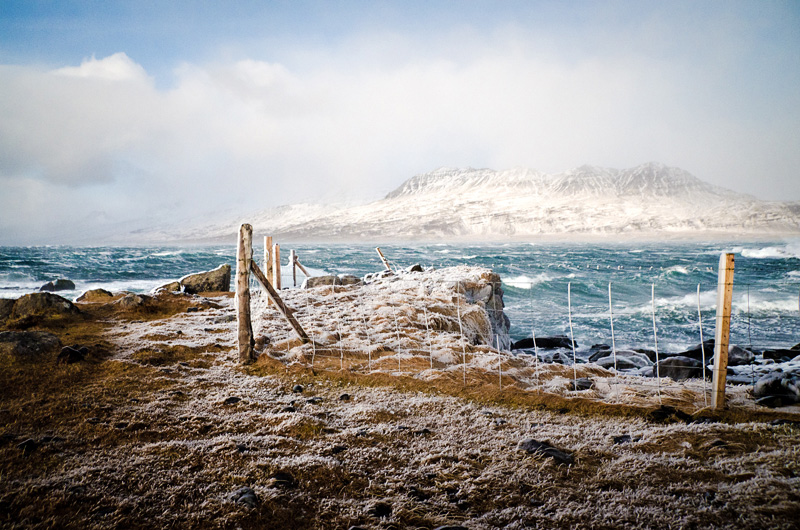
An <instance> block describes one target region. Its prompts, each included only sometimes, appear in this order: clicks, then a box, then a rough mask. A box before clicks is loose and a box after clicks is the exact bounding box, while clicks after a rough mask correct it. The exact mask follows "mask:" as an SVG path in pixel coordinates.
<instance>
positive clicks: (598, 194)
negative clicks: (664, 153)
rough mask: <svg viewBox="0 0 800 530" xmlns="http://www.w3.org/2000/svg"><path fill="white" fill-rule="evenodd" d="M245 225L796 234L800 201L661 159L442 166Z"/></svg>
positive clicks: (216, 231) (429, 235)
mask: <svg viewBox="0 0 800 530" xmlns="http://www.w3.org/2000/svg"><path fill="white" fill-rule="evenodd" d="M242 221H246V222H249V223H251V224H253V225H254V228H255V229H256V231H257V232H258V233H264V234H271V235H273V236H276V237H278V238H280V239H282V240H294V241H299V240H342V241H346V240H357V239H368V240H377V241H386V240H413V239H420V240H437V239H447V240H457V239H481V240H500V239H523V238H535V237H537V236H548V235H560V234H563V235H575V236H581V235H583V236H602V235H624V234H630V235H640V236H647V235H651V236H659V235H667V234H669V235H672V236H677V237H680V236H687V237H690V236H698V235H702V234H704V233H708V234H727V235H731V236H735V235H769V234H800V203H797V202H795V203H783V202H767V201H761V200H758V199H755V198H753V197H751V196H748V195H743V194H739V193H735V192H733V191H730V190H727V189H724V188H719V187H716V186H712V185H710V184H708V183H705V182H703V181H701V180H699V179H698V178H696V177H694V176H693V175H691V174H690V173H688V172H687V171H684V170H682V169H679V168H673V167H667V166H664V165H662V164H657V163H648V164H643V165H640V166H637V167H634V168H631V169H624V170H617V169H608V168H599V167H592V166H581V167H579V168H576V169H572V170H569V171H566V172H563V173H558V174H555V175H548V174H544V173H541V172H537V171H534V170H530V169H510V170H504V171H494V170H491V169H472V168H466V169H453V168H441V169H437V170H435V171H432V172H430V173H425V174H422V175H416V176H414V177H412V178H410V179H408V180H407V181H405V182H404V183H403V184H401V185H400V186H399V187H398V188H397V189H395V190H394V191H392V192H391V193H389V194H387V195H386V196H385V197H384V198H383V199H380V200H378V201H375V202H372V203H369V204H365V205H361V206H351V207H345V208H332V207H324V206H311V205H295V206H288V207H282V208H279V209H273V210H268V211H265V212H262V213H260V214H257V215H255V216H252V217H251V218H249V219H243V220H242ZM235 230H236V223H222V224H219V225H214V226H206V227H202V228H198V229H197V230H192V231H190V232H183V233H181V234H174V236H175V238H176V239H191V240H194V239H216V238H224V239H228V238H230V234H231V233H235ZM166 235H167V234H162V236H166Z"/></svg>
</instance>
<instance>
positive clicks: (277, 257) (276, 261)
mask: <svg viewBox="0 0 800 530" xmlns="http://www.w3.org/2000/svg"><path fill="white" fill-rule="evenodd" d="M272 285H273V286H275V289H277V290H279V291H280V289H281V246H280V245H279V244H277V243H275V244H274V245H272Z"/></svg>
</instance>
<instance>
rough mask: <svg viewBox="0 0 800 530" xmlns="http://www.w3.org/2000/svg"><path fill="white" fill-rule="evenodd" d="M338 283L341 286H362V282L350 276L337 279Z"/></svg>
mask: <svg viewBox="0 0 800 530" xmlns="http://www.w3.org/2000/svg"><path fill="white" fill-rule="evenodd" d="M339 283H340V284H341V285H364V280H362V279H361V278H359V277H358V276H353V275H352V274H345V275H343V276H340V277H339Z"/></svg>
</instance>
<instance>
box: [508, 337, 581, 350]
mask: <svg viewBox="0 0 800 530" xmlns="http://www.w3.org/2000/svg"><path fill="white" fill-rule="evenodd" d="M533 347H534V344H533V339H532V338H526V339H522V340H520V341H517V342H515V343H514V344H512V345H511V349H512V350H528V349H532V348H533ZM536 347H537V348H541V349H543V350H552V349H556V348H567V349H572V341H571V340H570V338H569V337H567V336H566V335H555V336H553V337H536ZM575 347H576V348H577V347H578V343H577V342H575Z"/></svg>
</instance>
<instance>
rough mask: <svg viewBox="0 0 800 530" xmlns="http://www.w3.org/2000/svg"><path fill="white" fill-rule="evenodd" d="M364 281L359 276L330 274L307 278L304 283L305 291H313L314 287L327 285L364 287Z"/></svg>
mask: <svg viewBox="0 0 800 530" xmlns="http://www.w3.org/2000/svg"><path fill="white" fill-rule="evenodd" d="M363 283H364V280H362V279H361V278H359V277H358V276H353V275H350V274H346V275H344V276H336V275H335V274H328V275H326V276H312V277H311V278H306V280H305V281H304V282H303V285H302V288H303V289H313V288H314V287H322V286H325V285H362V284H363Z"/></svg>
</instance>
